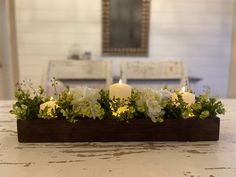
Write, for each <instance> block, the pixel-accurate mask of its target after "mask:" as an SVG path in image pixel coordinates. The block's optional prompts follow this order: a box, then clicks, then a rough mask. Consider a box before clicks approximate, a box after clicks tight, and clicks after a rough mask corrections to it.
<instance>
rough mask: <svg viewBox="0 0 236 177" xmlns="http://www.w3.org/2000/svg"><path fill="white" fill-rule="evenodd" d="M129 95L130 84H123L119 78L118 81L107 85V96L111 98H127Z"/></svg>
mask: <svg viewBox="0 0 236 177" xmlns="http://www.w3.org/2000/svg"><path fill="white" fill-rule="evenodd" d="M130 96H131V86H129V85H127V84H123V83H122V81H121V80H120V81H119V83H116V84H113V85H110V87H109V98H110V99H113V98H114V97H115V98H120V99H127V98H128V97H130Z"/></svg>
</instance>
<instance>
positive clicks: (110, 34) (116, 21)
mask: <svg viewBox="0 0 236 177" xmlns="http://www.w3.org/2000/svg"><path fill="white" fill-rule="evenodd" d="M102 10H103V12H102V23H103V25H102V26H103V30H102V33H103V34H102V53H103V55H109V56H147V55H148V37H149V17H150V0H102Z"/></svg>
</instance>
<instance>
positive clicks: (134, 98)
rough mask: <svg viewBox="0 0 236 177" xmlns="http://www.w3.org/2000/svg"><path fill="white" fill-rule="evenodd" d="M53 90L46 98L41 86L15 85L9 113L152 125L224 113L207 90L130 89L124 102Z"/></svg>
mask: <svg viewBox="0 0 236 177" xmlns="http://www.w3.org/2000/svg"><path fill="white" fill-rule="evenodd" d="M52 87H53V88H54V91H55V93H54V96H53V98H52V97H51V96H46V94H45V91H44V88H43V87H42V86H39V87H38V88H37V89H34V88H33V86H32V84H31V83H30V82H25V81H24V82H23V83H21V84H17V90H16V92H15V97H16V103H15V104H14V105H13V108H12V110H11V111H10V112H11V113H12V114H15V115H16V118H17V119H21V120H28V119H36V118H41V119H56V118H64V119H66V120H68V121H69V122H76V121H78V120H79V119H81V118H92V119H100V120H101V119H116V120H119V121H127V120H129V119H134V118H135V119H136V118H144V117H146V118H150V119H151V120H152V121H153V122H163V121H164V120H165V119H168V118H170V119H189V118H191V119H192V118H200V119H206V118H214V117H215V116H216V115H217V114H224V113H225V108H224V105H223V104H222V102H221V101H219V100H217V99H216V98H215V97H211V96H210V92H209V90H207V91H205V92H204V93H203V94H201V95H198V96H195V95H194V94H192V93H191V91H190V90H188V91H187V92H183V91H180V90H174V91H171V90H169V89H167V88H163V89H161V90H156V89H151V88H147V89H140V90H139V89H132V93H131V96H130V97H129V98H128V99H125V100H123V99H119V98H115V97H114V98H109V90H99V89H92V88H87V87H79V88H77V89H70V88H69V87H67V88H66V89H65V90H64V91H63V92H61V93H57V81H55V80H53V81H52ZM186 93H188V94H190V96H188V95H186Z"/></svg>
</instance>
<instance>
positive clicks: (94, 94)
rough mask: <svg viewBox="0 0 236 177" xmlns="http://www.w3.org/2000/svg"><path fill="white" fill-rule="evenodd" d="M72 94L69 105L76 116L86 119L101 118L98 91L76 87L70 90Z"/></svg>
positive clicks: (102, 111) (101, 111)
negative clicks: (76, 113)
mask: <svg viewBox="0 0 236 177" xmlns="http://www.w3.org/2000/svg"><path fill="white" fill-rule="evenodd" d="M71 92H72V94H73V101H72V102H71V104H72V105H73V107H74V109H75V110H76V111H77V112H78V114H80V115H82V116H87V117H93V118H94V119H95V118H96V117H99V118H101V117H102V116H103V114H104V110H103V109H102V108H101V105H100V104H99V103H98V101H97V100H98V99H100V94H99V89H93V88H88V87H78V88H77V89H74V90H71Z"/></svg>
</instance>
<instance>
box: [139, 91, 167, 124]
mask: <svg viewBox="0 0 236 177" xmlns="http://www.w3.org/2000/svg"><path fill="white" fill-rule="evenodd" d="M139 93H140V94H139V97H138V99H137V100H136V105H137V109H138V111H140V112H145V113H146V114H147V116H148V117H150V118H151V120H152V121H153V122H157V121H158V118H159V116H161V115H163V113H164V112H163V110H162V106H161V104H160V103H161V100H162V98H166V97H169V94H167V92H165V93H166V94H167V95H168V96H167V95H164V94H163V95H162V94H161V93H160V92H159V91H158V90H155V89H151V88H146V89H143V90H140V91H139Z"/></svg>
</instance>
